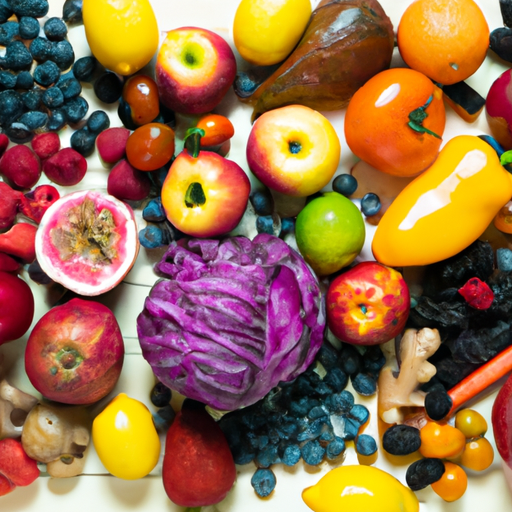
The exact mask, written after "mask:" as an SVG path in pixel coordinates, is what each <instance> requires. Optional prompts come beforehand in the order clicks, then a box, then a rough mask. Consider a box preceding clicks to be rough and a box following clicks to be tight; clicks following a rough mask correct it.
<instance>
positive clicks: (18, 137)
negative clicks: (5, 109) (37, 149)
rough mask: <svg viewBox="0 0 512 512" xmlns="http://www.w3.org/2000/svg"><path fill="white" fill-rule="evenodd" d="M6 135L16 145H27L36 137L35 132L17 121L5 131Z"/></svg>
mask: <svg viewBox="0 0 512 512" xmlns="http://www.w3.org/2000/svg"><path fill="white" fill-rule="evenodd" d="M5 134H6V135H7V137H9V139H10V140H11V141H12V142H14V143H16V144H25V142H29V141H30V140H31V139H32V138H33V137H34V132H33V131H32V130H31V129H30V128H29V127H28V126H27V125H26V124H23V123H20V122H19V121H15V122H13V123H12V124H10V125H9V126H7V128H6V129H5Z"/></svg>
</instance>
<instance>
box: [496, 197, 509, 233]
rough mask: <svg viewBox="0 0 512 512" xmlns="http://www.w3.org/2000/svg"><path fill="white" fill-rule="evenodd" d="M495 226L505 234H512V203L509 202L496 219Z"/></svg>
mask: <svg viewBox="0 0 512 512" xmlns="http://www.w3.org/2000/svg"><path fill="white" fill-rule="evenodd" d="M494 225H495V226H496V229H499V230H500V231H502V232H503V233H509V234H512V201H509V202H508V203H507V204H506V205H505V206H504V207H503V208H502V209H501V210H500V211H499V212H498V214H497V215H496V217H494Z"/></svg>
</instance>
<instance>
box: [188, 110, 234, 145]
mask: <svg viewBox="0 0 512 512" xmlns="http://www.w3.org/2000/svg"><path fill="white" fill-rule="evenodd" d="M197 128H201V129H202V130H204V135H203V136H202V137H201V146H203V147H206V146H217V145H219V144H222V143H223V142H226V141H227V140H229V139H231V137H233V135H234V134H235V128H234V127H233V125H232V124H231V121H230V120H229V119H228V118H227V117H224V116H221V115H219V114H207V115H205V116H204V117H202V118H201V119H199V122H198V123H197Z"/></svg>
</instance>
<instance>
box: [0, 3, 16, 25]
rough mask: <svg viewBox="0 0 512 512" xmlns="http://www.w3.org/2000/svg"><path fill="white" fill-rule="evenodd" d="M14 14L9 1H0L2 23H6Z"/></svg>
mask: <svg viewBox="0 0 512 512" xmlns="http://www.w3.org/2000/svg"><path fill="white" fill-rule="evenodd" d="M13 14H14V11H13V10H12V7H11V3H10V2H9V0H0V23H5V22H6V21H7V20H8V19H9V18H10V17H11V16H12V15H13Z"/></svg>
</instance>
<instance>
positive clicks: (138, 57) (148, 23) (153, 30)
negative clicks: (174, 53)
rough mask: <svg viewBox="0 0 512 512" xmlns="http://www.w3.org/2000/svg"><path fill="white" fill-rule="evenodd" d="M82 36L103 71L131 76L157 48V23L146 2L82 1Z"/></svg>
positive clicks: (137, 0)
mask: <svg viewBox="0 0 512 512" xmlns="http://www.w3.org/2000/svg"><path fill="white" fill-rule="evenodd" d="M82 16H83V20H84V27H85V36H86V37H87V42H88V43H89V47H90V48H91V52H92V54H93V55H94V56H95V57H96V58H97V59H98V61H99V62H100V64H102V65H103V66H104V67H105V68H107V69H109V70H111V71H114V72H115V73H118V74H120V75H124V76H127V75H132V74H134V73H136V72H137V71H139V69H141V68H143V67H144V66H145V65H146V64H148V62H149V61H150V60H151V59H152V58H153V55H154V54H155V53H156V50H157V49H158V24H157V21H156V17H155V13H154V12H153V8H152V7H151V4H150V2H149V0H116V1H115V2H107V1H105V0H84V1H83V7H82Z"/></svg>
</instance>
